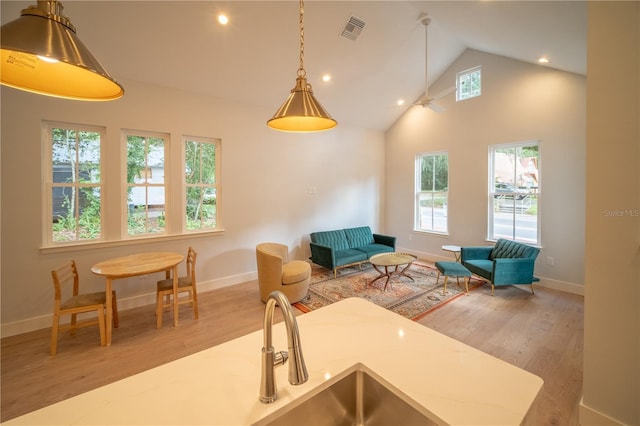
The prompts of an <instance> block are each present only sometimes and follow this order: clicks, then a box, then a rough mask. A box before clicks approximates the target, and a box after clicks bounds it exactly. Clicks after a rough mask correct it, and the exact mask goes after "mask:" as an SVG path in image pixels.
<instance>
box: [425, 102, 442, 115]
mask: <svg viewBox="0 0 640 426" xmlns="http://www.w3.org/2000/svg"><path fill="white" fill-rule="evenodd" d="M426 106H427V107H428V108H431V109H432V110H433V111H435V112H444V111H445V110H446V108H445V107H443V106H442V105H440V104H439V103H437V102H435V101H431V102H429V103H428V104H427V105H426Z"/></svg>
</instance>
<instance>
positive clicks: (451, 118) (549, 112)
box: [387, 50, 586, 294]
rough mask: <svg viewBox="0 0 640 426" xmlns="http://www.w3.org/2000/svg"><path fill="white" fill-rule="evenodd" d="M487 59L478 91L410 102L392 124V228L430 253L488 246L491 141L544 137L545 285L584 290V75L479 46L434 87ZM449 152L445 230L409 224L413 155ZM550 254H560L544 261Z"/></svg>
mask: <svg viewBox="0 0 640 426" xmlns="http://www.w3.org/2000/svg"><path fill="white" fill-rule="evenodd" d="M477 65H481V66H482V95H481V96H480V97H478V98H473V99H469V100H466V101H461V102H456V101H455V94H453V93H452V94H451V95H450V96H448V97H446V98H445V99H442V100H441V101H440V102H439V103H440V104H441V105H442V106H444V107H445V108H446V111H444V112H442V113H437V112H434V111H432V110H431V109H428V108H422V107H419V106H416V107H413V108H412V109H410V110H409V111H408V112H407V113H406V114H405V115H404V116H402V117H401V118H400V119H399V120H398V121H397V122H396V123H395V125H394V126H393V127H392V128H391V129H390V130H389V131H388V132H387V187H388V193H387V201H388V203H387V231H388V232H390V233H392V234H394V235H396V236H398V245H399V246H402V247H405V248H406V249H408V250H413V251H417V252H421V253H425V254H426V256H428V257H431V258H433V259H438V258H441V257H444V258H450V257H451V256H450V254H449V255H448V254H447V253H444V252H443V251H442V250H441V246H442V245H443V244H455V245H486V244H487V241H486V237H487V234H486V233H487V216H488V213H487V210H488V209H487V191H488V189H487V182H488V177H487V173H488V147H489V145H494V144H504V143H512V142H521V141H528V140H540V143H541V161H540V176H541V188H542V192H541V195H540V204H539V206H540V218H539V225H540V226H541V227H542V236H541V247H542V250H541V252H540V255H539V256H538V259H537V262H536V269H535V271H536V272H535V273H536V275H537V276H539V277H540V278H541V280H542V282H541V284H542V285H547V286H550V287H555V288H559V289H562V290H565V291H571V292H575V293H578V294H581V293H582V291H583V284H584V275H583V267H584V244H585V239H584V200H585V183H584V168H585V144H586V133H585V132H586V81H585V80H586V79H585V77H584V76H580V75H576V74H571V73H567V72H562V71H556V70H553V69H550V68H545V67H542V66H537V65H532V64H529V63H525V62H520V61H516V60H512V59H508V58H505V57H501V56H496V55H491V54H487V53H483V52H478V51H474V50H467V51H465V52H464V53H463V54H462V55H461V56H460V57H459V58H458V59H457V60H456V61H455V62H454V63H453V64H452V65H451V67H450V68H449V69H448V70H447V71H446V72H445V73H444V74H443V75H442V77H441V78H439V79H438V81H437V82H436V84H434V85H433V87H431V88H430V89H429V90H430V94H435V93H439V92H440V91H442V90H444V89H446V88H447V87H449V86H451V85H453V84H455V74H456V72H459V71H463V70H465V69H468V68H471V67H474V66H477ZM439 150H445V151H448V153H449V196H450V200H449V206H448V220H449V235H448V236H438V235H434V234H426V233H418V232H413V231H412V229H413V205H414V201H413V200H414V193H413V187H414V183H413V182H414V160H415V156H416V154H418V153H421V152H429V151H439ZM547 257H553V258H554V265H553V266H552V265H548V264H547V262H546V260H547Z"/></svg>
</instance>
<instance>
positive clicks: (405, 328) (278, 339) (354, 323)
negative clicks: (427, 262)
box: [5, 298, 543, 425]
mask: <svg viewBox="0 0 640 426" xmlns="http://www.w3.org/2000/svg"><path fill="white" fill-rule="evenodd" d="M297 321H298V325H299V328H300V339H301V342H302V349H303V353H304V357H305V362H306V365H307V369H308V371H309V380H308V381H307V382H306V383H304V384H302V385H298V386H292V385H290V384H289V382H288V381H287V371H288V365H284V366H281V367H278V368H277V369H276V382H277V386H278V399H277V400H276V401H275V402H274V403H272V404H266V405H265V404H262V403H261V402H260V401H259V400H258V394H259V387H260V375H261V371H260V354H261V349H262V342H263V336H262V330H260V331H257V332H254V333H250V334H247V335H245V336H242V337H239V338H237V339H235V340H232V341H229V342H226V343H223V344H221V345H218V346H215V347H212V348H209V349H206V350H204V351H201V352H198V353H195V354H193V355H190V356H187V357H184V358H181V359H178V360H176V361H173V362H170V363H168V364H164V365H161V366H159V367H156V368H153V369H151V370H148V371H145V372H142V373H140V374H136V375H134V376H131V377H127V378H125V379H123V380H120V381H118V382H114V383H111V384H109V385H106V386H103V387H101V388H98V389H94V390H92V391H89V392H86V393H84V394H81V395H78V396H75V397H73V398H70V399H67V400H64V401H61V402H59V403H56V404H53V405H51V406H48V407H45V408H42V409H39V410H36V411H33V412H31V413H28V414H25V415H23V416H21V417H17V418H15V419H12V420H9V421H7V422H5V424H7V425H9V424H23V425H27V424H28V425H40V424H42V425H44V424H46V425H54V424H56V425H58V424H59V425H63V424H64V425H93V424H104V425H115V424H118V425H127V424H135V425H162V424H172V425H176V424H181V425H197V424H207V425H247V424H252V423H255V422H257V421H259V420H261V419H263V418H264V417H265V416H267V415H269V414H271V413H273V412H274V411H277V410H278V409H279V408H281V407H283V406H284V405H286V404H287V403H290V402H292V401H293V400H295V399H297V398H300V397H301V396H303V395H305V394H307V393H309V392H310V391H312V390H314V388H316V387H318V386H320V385H322V384H323V383H324V382H325V381H327V380H329V379H330V378H332V377H335V376H337V375H339V374H340V373H342V372H344V371H345V370H347V369H349V368H350V367H352V366H354V365H355V364H358V363H360V364H363V365H365V366H366V367H367V368H368V369H370V370H372V371H373V372H375V374H376V375H378V376H380V377H381V378H383V379H384V380H385V381H386V382H388V383H390V384H391V385H393V387H395V388H397V389H399V390H400V391H401V392H402V393H404V395H405V396H406V397H408V398H410V399H412V400H413V401H414V402H415V403H417V404H418V405H419V406H421V407H423V408H424V410H423V411H424V414H427V415H428V416H429V417H430V418H431V419H433V420H434V421H435V422H437V423H447V424H474V425H481V424H485V425H499V424H500V425H515V424H521V423H523V422H525V421H532V419H531V418H528V417H527V414H528V412H529V410H530V407H531V406H532V404H533V403H534V401H535V399H536V397H537V395H538V393H539V392H540V390H541V389H542V385H543V381H542V379H541V378H539V377H538V376H535V375H533V374H531V373H528V372H526V371H524V370H522V369H520V368H517V367H515V366H513V365H511V364H509V363H507V362H504V361H502V360H499V359H497V358H495V357H493V356H491V355H488V354H486V353H484V352H481V351H479V350H477V349H474V348H472V347H470V346H467V345H465V344H463V343H461V342H458V341H456V340H454V339H452V338H450V337H447V336H445V335H443V334H440V333H438V332H436V331H433V330H431V329H430V328H428V327H425V326H423V325H420V324H418V323H416V322H414V321H410V320H408V319H406V318H404V317H401V316H399V315H397V314H394V313H391V312H389V311H388V310H386V309H384V308H381V307H379V306H377V305H375V304H372V303H370V302H367V301H365V300H362V299H358V298H350V299H346V300H343V301H341V302H338V303H334V304H332V305H329V306H327V307H324V308H322V309H318V310H316V311H312V312H310V313H308V314H304V315H300V316H298V317H297ZM178 331H179V330H178ZM273 343H274V348H275V350H276V351H281V350H286V349H287V342H286V332H285V327H284V323H282V322H280V323H278V324H274V330H273Z"/></svg>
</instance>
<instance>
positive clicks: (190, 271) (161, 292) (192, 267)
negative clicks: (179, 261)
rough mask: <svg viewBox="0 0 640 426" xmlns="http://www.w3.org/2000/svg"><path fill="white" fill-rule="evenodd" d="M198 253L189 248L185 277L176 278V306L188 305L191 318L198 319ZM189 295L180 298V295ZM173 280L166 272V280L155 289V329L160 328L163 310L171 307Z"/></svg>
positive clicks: (168, 272)
mask: <svg viewBox="0 0 640 426" xmlns="http://www.w3.org/2000/svg"><path fill="white" fill-rule="evenodd" d="M197 257H198V253H196V251H195V250H194V249H193V248H192V247H189V250H188V251H187V275H185V276H182V277H178V299H179V300H178V304H184V303H188V304H190V305H191V306H193V318H194V319H198V292H197V291H196V258H197ZM183 292H186V293H189V295H188V296H187V297H182V298H180V293H183ZM172 296H173V278H172V277H171V272H170V271H167V274H166V279H164V280H161V281H158V284H157V288H156V328H162V314H163V310H164V309H165V308H171V307H173V303H172V301H171V300H172Z"/></svg>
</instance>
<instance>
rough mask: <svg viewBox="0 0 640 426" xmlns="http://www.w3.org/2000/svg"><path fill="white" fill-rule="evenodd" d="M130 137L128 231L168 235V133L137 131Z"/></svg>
mask: <svg viewBox="0 0 640 426" xmlns="http://www.w3.org/2000/svg"><path fill="white" fill-rule="evenodd" d="M126 138H127V206H128V211H127V234H128V235H129V236H136V235H149V234H164V233H165V231H166V222H167V221H166V205H165V195H166V194H165V191H166V182H165V168H164V164H165V140H168V139H169V138H168V136H165V135H153V134H144V133H142V132H137V134H133V133H128V134H127V135H126Z"/></svg>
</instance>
